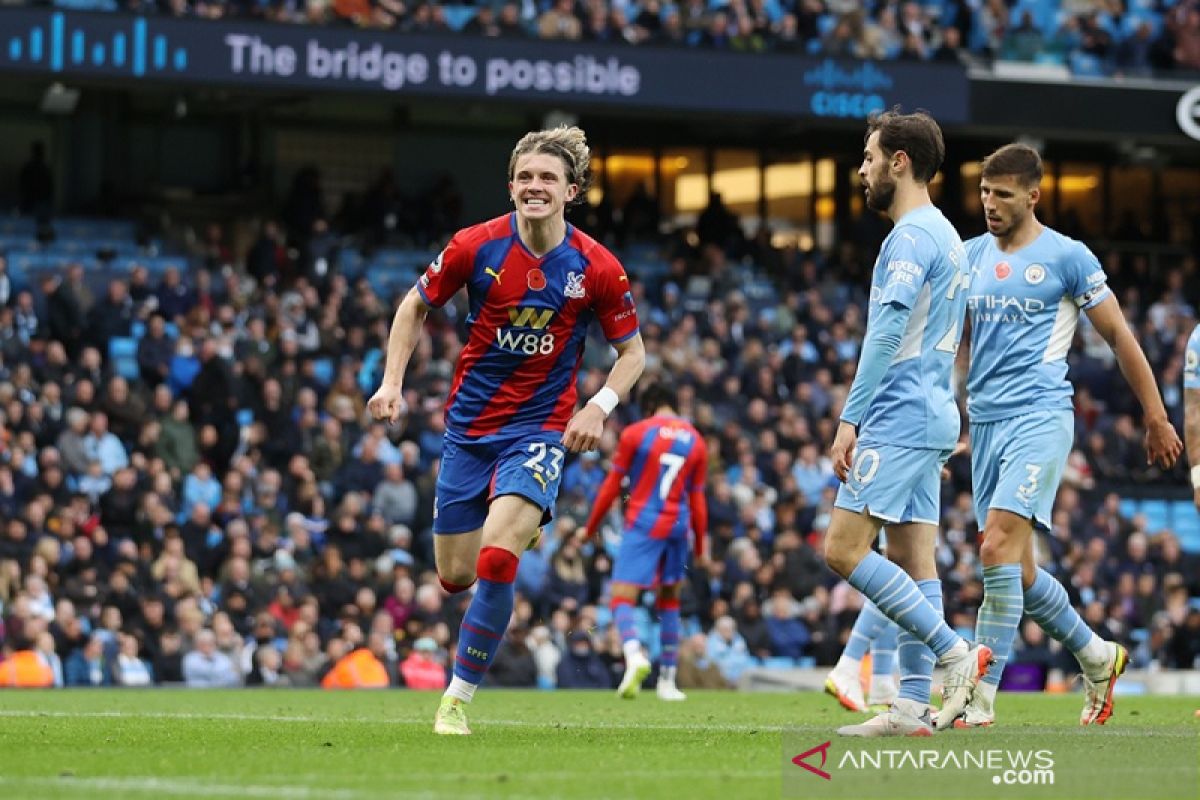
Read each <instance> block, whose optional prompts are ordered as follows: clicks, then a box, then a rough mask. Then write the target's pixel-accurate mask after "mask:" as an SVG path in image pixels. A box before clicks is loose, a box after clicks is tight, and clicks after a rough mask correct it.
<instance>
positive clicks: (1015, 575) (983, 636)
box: [975, 564, 1058, 686]
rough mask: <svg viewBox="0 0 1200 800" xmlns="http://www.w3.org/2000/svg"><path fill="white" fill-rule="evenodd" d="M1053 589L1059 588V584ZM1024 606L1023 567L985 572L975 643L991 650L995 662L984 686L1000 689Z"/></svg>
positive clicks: (1008, 566) (1007, 566)
mask: <svg viewBox="0 0 1200 800" xmlns="http://www.w3.org/2000/svg"><path fill="white" fill-rule="evenodd" d="M1054 585H1055V586H1058V584H1057V583H1055V584H1054ZM1024 606H1025V601H1024V597H1023V595H1022V591H1021V565H1020V564H996V565H994V566H991V567H984V568H983V605H981V606H980V607H979V617H978V618H977V619H976V621H975V641H977V642H979V643H980V644H986V645H987V646H988V647H990V648H992V657H993V658H994V659H995V661H993V662H992V665H991V666H990V667H988V671H987V674H986V675H984V676H983V681H984V682H985V683H990V684H991V685H992V686H999V685H1000V676H1001V675H1002V674H1003V673H1004V665H1005V664H1007V663H1008V657H1009V656H1010V655H1011V654H1012V647H1013V641H1014V640H1015V639H1016V638H1017V626H1019V625H1020V624H1021V612H1022V609H1023V608H1024Z"/></svg>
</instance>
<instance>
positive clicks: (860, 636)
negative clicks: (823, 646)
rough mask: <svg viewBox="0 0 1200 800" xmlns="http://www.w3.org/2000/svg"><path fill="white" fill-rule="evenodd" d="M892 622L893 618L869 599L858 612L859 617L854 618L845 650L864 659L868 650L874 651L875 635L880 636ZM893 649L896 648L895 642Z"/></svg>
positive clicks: (849, 654) (856, 658)
mask: <svg viewBox="0 0 1200 800" xmlns="http://www.w3.org/2000/svg"><path fill="white" fill-rule="evenodd" d="M890 624H892V622H891V620H889V619H888V618H887V617H885V616H884V615H883V614H882V613H880V611H879V609H878V608H876V607H875V604H874V603H872V602H871V601H870V600H867V601H866V602H864V603H863V607H862V611H859V612H858V618H857V619H855V620H854V627H853V628H852V629H851V631H850V639H849V641H847V642H846V649H845V651H843V652H844V653H845V654H846V656H847V657H849V658H853V659H854V660H855V661H862V660H863V656H865V655H866V654H867V650H871V651H872V652H874V650H873V649H872V645H873V643H874V641H875V637H877V636H879V633H880V631H882V630H883V629H884V628H885V627H887V626H888V625H890ZM893 649H895V645H894V643H893Z"/></svg>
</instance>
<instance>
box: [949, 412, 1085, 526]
mask: <svg viewBox="0 0 1200 800" xmlns="http://www.w3.org/2000/svg"><path fill="white" fill-rule="evenodd" d="M1074 441H1075V415H1074V412H1072V411H1071V409H1069V408H1062V409H1053V410H1044V411H1033V412H1030V413H1028V414H1022V415H1021V416H1019V417H1010V418H1009V419H1002V420H997V421H996V422H976V423H972V425H971V483H972V487H971V488H972V492H973V493H974V495H975V518H976V519H977V520H978V522H979V528H980V530H982V529H983V526H984V522H985V520H986V519H987V513H988V509H992V508H996V509H1000V510H1002V511H1011V512H1012V513H1014V514H1017V515H1018V516H1022V517H1024V518H1026V519H1029V520H1033V523H1034V527H1036V528H1041V529H1043V530H1049V529H1050V521H1051V520H1050V517H1051V515H1052V513H1053V512H1054V498H1055V496H1056V495H1057V494H1058V484H1059V481H1061V480H1062V474H1063V469H1064V468H1065V467H1066V465H1067V457H1068V456H1069V455H1070V454H1071V445H1072V444H1073V443H1074Z"/></svg>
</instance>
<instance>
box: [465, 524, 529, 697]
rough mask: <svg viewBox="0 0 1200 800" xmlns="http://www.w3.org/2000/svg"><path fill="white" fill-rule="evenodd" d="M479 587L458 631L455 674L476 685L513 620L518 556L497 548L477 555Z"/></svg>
mask: <svg viewBox="0 0 1200 800" xmlns="http://www.w3.org/2000/svg"><path fill="white" fill-rule="evenodd" d="M476 571H477V573H478V575H479V585H478V586H477V588H476V589H475V597H474V598H472V600H471V605H470V606H469V607H468V608H467V614H466V616H464V617H463V621H462V627H461V628H460V629H459V632H458V652H457V654H456V655H455V657H454V675H455V677H458V678H462V679H463V680H464V681H466V682H467V683H474V684H478V683H479V682H480V681H482V680H483V675H484V673H485V672H487V669H488V667H490V666H491V664H492V661H494V660H495V656H496V651H497V650H499V649H500V642H501V641H503V639H504V632H505V631H506V630H508V622H509V620H510V619H511V618H512V611H513V600H514V598H515V596H516V590H515V588H514V586H513V580H514V579H515V578H516V575H517V557H516V556H515V555H513V554H512V553H510V552H508V551H507V550H503V549H501V548H498V547H485V548H483V549H482V550H481V551H480V552H479V565H478V568H477V570H476Z"/></svg>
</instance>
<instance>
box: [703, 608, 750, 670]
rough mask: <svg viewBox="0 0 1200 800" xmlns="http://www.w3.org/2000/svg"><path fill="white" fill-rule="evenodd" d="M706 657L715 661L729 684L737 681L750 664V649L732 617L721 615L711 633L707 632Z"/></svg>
mask: <svg viewBox="0 0 1200 800" xmlns="http://www.w3.org/2000/svg"><path fill="white" fill-rule="evenodd" d="M708 657H709V659H711V660H712V661H714V662H716V665H717V666H718V667H719V668H720V670H721V675H722V676H723V677H724V678H725V680H726V682H728V683H729V684H731V685H732V684H735V683H737V681H738V678H740V677H741V676H742V673H743V672H745V671H746V667H748V666H750V649H749V648H748V647H746V640H745V639H743V638H742V635H741V634H740V633H738V630H737V623H736V622H734V620H733V617H730V616H724V617H721V618H720V619H718V620H717V623H716V624H715V625H714V626H713V629H712V633H710V634H708Z"/></svg>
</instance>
